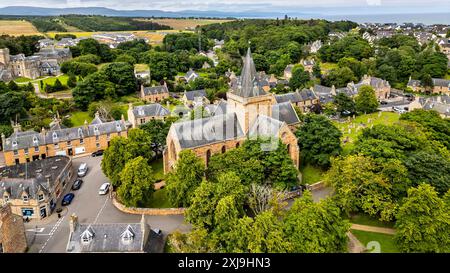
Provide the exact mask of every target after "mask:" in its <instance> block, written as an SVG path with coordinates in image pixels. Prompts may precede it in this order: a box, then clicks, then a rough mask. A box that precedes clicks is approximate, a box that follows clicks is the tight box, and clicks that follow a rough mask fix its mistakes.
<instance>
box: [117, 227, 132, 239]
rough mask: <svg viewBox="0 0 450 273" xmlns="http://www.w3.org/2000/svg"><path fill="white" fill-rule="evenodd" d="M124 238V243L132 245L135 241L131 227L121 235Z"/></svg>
mask: <svg viewBox="0 0 450 273" xmlns="http://www.w3.org/2000/svg"><path fill="white" fill-rule="evenodd" d="M120 237H121V238H122V242H124V243H130V242H131V241H133V239H134V231H133V229H132V228H131V226H130V225H128V226H127V229H126V230H125V231H124V232H123V233H122V235H120Z"/></svg>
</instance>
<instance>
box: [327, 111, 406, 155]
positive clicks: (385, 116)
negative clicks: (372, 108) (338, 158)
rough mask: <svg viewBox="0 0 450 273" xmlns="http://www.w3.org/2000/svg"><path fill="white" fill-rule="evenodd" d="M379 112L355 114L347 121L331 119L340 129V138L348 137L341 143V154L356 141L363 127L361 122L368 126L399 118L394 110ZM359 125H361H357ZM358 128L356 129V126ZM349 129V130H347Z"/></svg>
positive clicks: (347, 150) (393, 121) (390, 121)
mask: <svg viewBox="0 0 450 273" xmlns="http://www.w3.org/2000/svg"><path fill="white" fill-rule="evenodd" d="M380 113H381V114H380V116H378V115H379V113H378V112H377V113H372V114H366V115H360V116H357V117H356V118H355V119H354V120H352V121H350V122H348V121H345V122H342V123H341V122H337V121H333V123H334V125H336V127H337V128H338V129H339V130H341V132H342V134H343V137H342V140H344V139H346V138H347V137H348V140H349V142H347V143H345V144H343V154H344V155H345V154H348V152H350V151H351V149H352V148H353V143H354V142H355V141H356V139H357V137H358V135H359V134H361V129H362V128H364V126H363V125H362V124H365V126H366V127H370V126H371V125H372V124H373V125H378V124H385V125H391V124H394V123H395V122H397V121H398V120H399V118H400V115H399V114H397V113H394V112H380ZM369 118H370V119H371V120H372V122H371V123H370V124H369V122H368V120H369ZM352 124H353V128H349V125H352ZM359 125H361V126H359ZM358 127H359V128H360V129H357V128H358ZM349 129H351V131H350V132H349Z"/></svg>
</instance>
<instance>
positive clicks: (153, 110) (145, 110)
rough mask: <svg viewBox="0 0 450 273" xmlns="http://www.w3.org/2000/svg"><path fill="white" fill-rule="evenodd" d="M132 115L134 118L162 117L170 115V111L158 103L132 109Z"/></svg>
mask: <svg viewBox="0 0 450 273" xmlns="http://www.w3.org/2000/svg"><path fill="white" fill-rule="evenodd" d="M133 114H134V116H135V117H136V118H141V117H149V116H156V117H163V116H168V115H170V111H169V110H168V109H166V108H164V107H163V106H162V105H161V104H159V103H152V104H146V105H140V106H136V107H134V108H133Z"/></svg>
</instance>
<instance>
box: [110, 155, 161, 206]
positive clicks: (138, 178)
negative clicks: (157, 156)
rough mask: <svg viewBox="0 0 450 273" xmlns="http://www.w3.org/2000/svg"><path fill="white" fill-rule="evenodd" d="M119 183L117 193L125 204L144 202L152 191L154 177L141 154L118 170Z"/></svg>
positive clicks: (138, 204) (132, 204) (134, 204)
mask: <svg viewBox="0 0 450 273" xmlns="http://www.w3.org/2000/svg"><path fill="white" fill-rule="evenodd" d="M120 181H121V184H120V186H119V188H118V189H117V195H118V196H119V198H120V200H121V201H122V202H123V203H124V204H125V205H127V206H130V207H138V206H142V205H143V204H145V200H147V199H148V198H150V197H151V194H152V193H153V191H154V183H155V178H154V176H153V171H152V167H150V166H149V165H148V163H147V160H146V159H144V158H143V157H142V156H138V157H136V158H134V159H131V160H130V161H128V162H127V163H126V164H125V167H124V169H123V170H122V171H121V172H120Z"/></svg>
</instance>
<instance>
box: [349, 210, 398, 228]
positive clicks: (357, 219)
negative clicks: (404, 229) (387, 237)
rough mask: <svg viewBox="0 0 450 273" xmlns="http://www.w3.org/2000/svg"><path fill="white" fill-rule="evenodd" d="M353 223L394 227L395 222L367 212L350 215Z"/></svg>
mask: <svg viewBox="0 0 450 273" xmlns="http://www.w3.org/2000/svg"><path fill="white" fill-rule="evenodd" d="M348 219H349V220H350V222H351V223H353V224H358V225H366V226H374V227H385V228H393V227H394V224H395V223H394V222H382V221H380V220H378V219H377V218H375V217H372V216H370V215H367V214H362V213H361V214H354V215H351V216H350V217H348Z"/></svg>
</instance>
